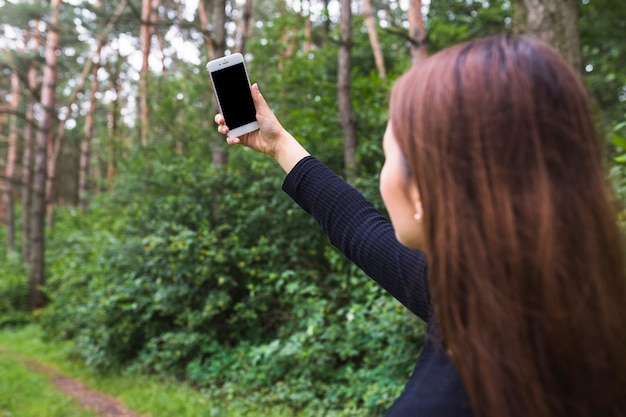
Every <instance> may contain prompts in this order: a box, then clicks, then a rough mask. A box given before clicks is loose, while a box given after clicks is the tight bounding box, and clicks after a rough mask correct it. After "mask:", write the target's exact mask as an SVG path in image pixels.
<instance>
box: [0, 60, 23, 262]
mask: <svg viewBox="0 0 626 417" xmlns="http://www.w3.org/2000/svg"><path fill="white" fill-rule="evenodd" d="M19 93H20V78H19V74H18V72H17V69H13V71H12V72H11V111H12V112H13V115H12V116H11V118H10V123H9V137H8V148H7V162H6V166H5V170H4V175H5V180H6V187H5V189H4V195H3V199H4V206H5V210H6V226H7V253H14V252H15V200H14V198H13V197H14V191H13V190H14V188H15V187H14V183H15V162H16V159H17V137H18V126H17V112H18V110H19V107H20V95H19Z"/></svg>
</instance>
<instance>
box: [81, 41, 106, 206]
mask: <svg viewBox="0 0 626 417" xmlns="http://www.w3.org/2000/svg"><path fill="white" fill-rule="evenodd" d="M101 48H102V46H99V47H98V50H97V52H96V56H95V59H96V63H95V64H94V66H93V76H92V78H91V96H90V97H89V111H88V112H87V115H86V116H85V136H84V137H83V141H82V143H81V144H80V169H79V174H78V205H79V207H80V209H81V211H82V212H83V213H85V212H86V211H87V200H88V194H89V187H88V185H89V162H90V158H91V141H92V139H93V117H94V113H95V112H96V94H97V92H98V86H99V83H98V70H99V69H100V52H101Z"/></svg>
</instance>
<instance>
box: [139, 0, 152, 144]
mask: <svg viewBox="0 0 626 417" xmlns="http://www.w3.org/2000/svg"><path fill="white" fill-rule="evenodd" d="M151 16H152V0H142V2H141V28H140V32H139V38H140V45H141V55H142V66H141V73H140V79H139V111H140V126H139V131H140V138H141V139H140V140H141V145H143V146H146V145H147V144H148V143H149V142H150V130H149V129H150V109H149V107H148V79H149V77H150V47H151V44H152V30H151V29H150V27H151V22H150V17H151Z"/></svg>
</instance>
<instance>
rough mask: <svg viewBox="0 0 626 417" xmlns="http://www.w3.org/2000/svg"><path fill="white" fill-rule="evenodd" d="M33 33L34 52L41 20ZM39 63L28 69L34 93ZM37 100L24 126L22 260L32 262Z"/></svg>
mask: <svg viewBox="0 0 626 417" xmlns="http://www.w3.org/2000/svg"><path fill="white" fill-rule="evenodd" d="M33 27H34V31H33V36H32V38H33V50H34V51H37V50H39V45H40V39H41V33H40V31H39V19H37V20H35V24H34V26H33ZM37 74H38V71H37V62H36V61H35V60H33V61H31V63H30V68H29V69H28V89H29V91H31V92H33V91H35V90H36V89H37V88H38V80H37ZM34 113H35V100H34V97H32V94H31V95H29V97H28V99H27V103H26V110H25V119H26V124H25V125H24V149H23V152H22V259H23V260H24V262H29V260H30V245H31V212H32V205H31V202H32V195H33V190H32V179H33V126H34V122H35V117H34Z"/></svg>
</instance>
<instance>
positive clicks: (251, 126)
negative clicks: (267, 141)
mask: <svg viewBox="0 0 626 417" xmlns="http://www.w3.org/2000/svg"><path fill="white" fill-rule="evenodd" d="M240 63H241V64H243V67H244V69H245V72H246V79H247V81H248V86H250V79H249V78H248V69H247V68H246V62H245V60H244V58H243V55H242V54H240V53H239V52H236V53H234V54H230V55H226V56H223V57H221V58H216V59H214V60H211V61H209V62H208V63H207V64H206V71H207V72H208V73H209V78H210V80H211V85H213V76H212V74H211V72H213V71H216V70H218V69H221V68H228V67H230V66H231V65H235V64H240ZM212 88H213V92H214V93H215V88H214V87H212ZM215 99H216V101H217V106H218V107H219V108H220V113H222V106H221V104H220V101H219V100H218V99H217V95H215ZM255 130H259V123H258V122H256V121H255V122H251V123H248V124H245V125H243V126H239V127H237V128H235V129H232V130H229V131H228V136H229V137H232V138H236V137H239V136H241V135H245V134H246V133H250V132H254V131H255Z"/></svg>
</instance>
